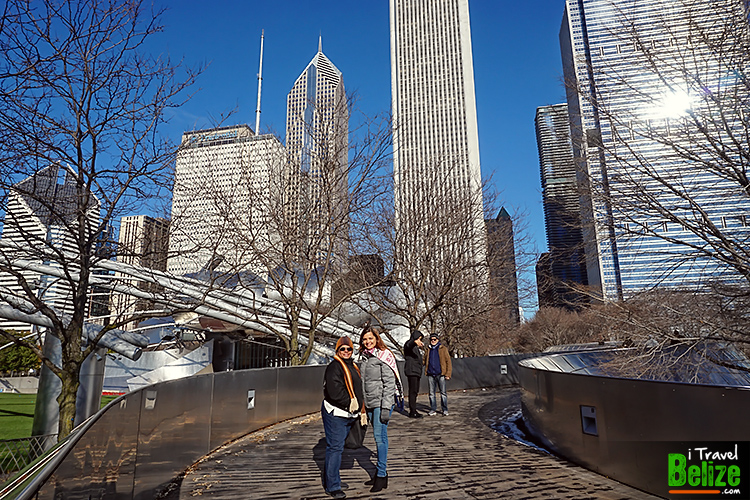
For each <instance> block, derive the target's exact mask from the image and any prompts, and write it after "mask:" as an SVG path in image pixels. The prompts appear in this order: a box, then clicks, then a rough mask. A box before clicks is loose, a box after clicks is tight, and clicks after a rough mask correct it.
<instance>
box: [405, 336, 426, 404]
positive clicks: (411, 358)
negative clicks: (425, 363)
mask: <svg viewBox="0 0 750 500" xmlns="http://www.w3.org/2000/svg"><path fill="white" fill-rule="evenodd" d="M423 339H424V335H423V334H422V332H420V331H419V330H412V332H411V338H410V339H409V340H407V341H406V343H405V344H404V360H405V363H404V375H406V378H407V379H408V381H409V417H410V418H422V415H420V414H419V412H417V394H418V393H419V379H420V378H421V377H422V351H421V349H422V348H423V347H424V342H423Z"/></svg>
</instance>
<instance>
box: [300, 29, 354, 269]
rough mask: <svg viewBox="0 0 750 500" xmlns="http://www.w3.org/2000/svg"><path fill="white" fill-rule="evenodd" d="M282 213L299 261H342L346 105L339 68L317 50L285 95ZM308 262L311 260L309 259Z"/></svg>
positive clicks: (345, 213) (344, 214) (344, 209)
mask: <svg viewBox="0 0 750 500" xmlns="http://www.w3.org/2000/svg"><path fill="white" fill-rule="evenodd" d="M286 116H287V118H286V148H287V153H288V157H289V163H290V165H289V169H288V171H289V176H290V178H289V182H288V184H287V185H288V192H287V193H286V195H285V206H286V217H287V220H288V221H289V228H290V229H291V230H292V231H291V234H290V236H291V237H290V238H289V239H290V240H291V241H289V242H288V243H289V244H292V245H295V246H296V247H297V248H296V250H295V251H296V252H297V253H298V255H299V257H298V260H299V261H300V263H303V262H305V261H312V262H314V261H318V260H323V261H325V260H326V259H328V258H329V257H330V256H331V253H333V258H334V260H335V261H337V262H339V263H343V262H346V258H347V255H346V253H347V245H346V240H347V236H348V224H346V222H345V221H346V217H347V190H348V173H349V169H348V154H349V151H348V148H349V138H348V135H349V109H348V101H347V97H346V90H345V89H344V78H343V75H342V74H341V71H339V70H338V68H336V66H335V65H334V64H333V63H332V62H331V61H330V59H328V58H327V57H326V56H325V54H323V44H322V39H321V40H320V41H319V43H318V52H317V53H316V54H315V57H313V59H312V60H311V61H310V63H309V64H308V65H307V67H306V68H305V69H304V71H302V73H301V74H300V75H299V77H298V78H297V80H296V81H295V82H294V85H293V86H292V89H291V90H290V91H289V94H288V95H287V115H286ZM312 262H311V263H312Z"/></svg>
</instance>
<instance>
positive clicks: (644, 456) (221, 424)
mask: <svg viewBox="0 0 750 500" xmlns="http://www.w3.org/2000/svg"><path fill="white" fill-rule="evenodd" d="M591 357H592V354H591V353H588V354H586V353H577V352H571V353H560V354H553V355H545V356H543V357H529V358H527V359H522V357H519V356H490V357H483V358H462V359H456V360H455V363H454V376H453V378H452V379H451V381H450V386H449V389H450V392H449V395H448V399H449V407H450V415H449V416H445V417H443V416H434V417H424V418H422V419H409V418H406V416H403V415H396V416H395V417H394V419H393V421H392V424H391V425H390V426H389V439H390V450H389V457H388V465H389V477H390V480H389V484H388V489H387V490H383V491H382V492H380V493H378V494H376V495H373V494H371V493H370V492H369V490H368V488H369V487H366V486H364V485H363V483H364V481H366V480H367V479H368V478H369V477H370V475H371V474H372V473H373V471H374V468H375V457H374V451H375V445H374V441H373V440H372V437H371V436H368V437H367V438H366V440H365V447H363V448H361V449H359V450H347V451H345V455H344V460H343V465H342V479H343V481H344V482H346V483H348V489H347V490H346V492H347V495H348V497H349V498H414V499H417V498H419V499H442V498H445V499H454V498H487V499H495V498H518V499H521V498H525V499H532V498H570V499H573V498H575V499H588V498H591V499H600V498H601V499H630V498H633V499H647V498H657V497H658V496H660V497H663V498H671V497H672V494H671V493H670V486H669V485H668V482H667V452H669V451H670V450H672V451H674V450H675V449H678V448H679V447H680V446H682V444H684V443H688V442H690V443H692V442H698V441H703V442H712V443H716V442H729V441H738V442H739V441H745V442H747V441H750V439H748V436H747V435H746V434H747V433H748V426H747V425H746V423H745V419H746V415H747V414H748V413H747V412H748V410H750V404H748V397H747V396H748V392H747V390H748V387H741V386H738V385H737V386H730V385H728V384H727V383H726V381H725V383H723V384H717V383H714V384H700V385H697V384H684V383H679V382H666V381H661V382H660V381H649V380H632V379H625V378H618V377H612V376H607V375H602V374H601V373H597V372H596V371H595V370H593V369H589V368H586V366H585V365H586V363H588V362H590V361H591V359H590V358H591ZM324 368H325V367H324V366H322V365H321V366H302V367H287V368H267V369H258V370H239V371H230V372H221V373H212V374H204V375H197V376H193V377H188V378H184V379H179V380H174V381H169V382H163V383H159V384H155V385H152V386H147V387H144V388H142V389H139V390H137V391H133V392H131V393H128V394H126V395H124V396H122V397H121V398H118V399H117V400H115V401H113V402H112V403H110V404H109V405H108V406H107V407H106V408H105V409H103V410H102V411H101V412H99V413H97V414H96V415H95V416H94V417H92V418H91V419H89V420H88V421H86V422H85V423H84V424H82V425H81V426H79V428H77V430H76V431H75V433H74V434H72V435H71V436H70V437H69V439H68V440H67V441H65V442H64V443H62V444H60V445H59V446H58V447H57V448H56V449H54V450H53V451H52V452H51V453H50V454H48V455H47V456H45V457H44V458H43V460H42V461H41V462H40V463H38V464H36V465H35V467H33V468H32V469H30V470H28V471H26V472H25V474H24V475H23V476H22V477H21V478H19V479H17V480H16V481H15V482H12V483H9V484H6V486H5V490H4V492H3V495H4V496H3V497H2V498H21V499H29V498H35V499H58V498H65V499H69V498H70V499H72V498H85V499H90V498H106V499H109V498H117V499H119V498H122V499H131V498H133V499H152V498H164V499H187V498H194V497H204V498H217V499H221V498H232V499H238V498H263V499H266V498H268V499H274V498H278V499H281V498H297V499H301V498H309V499H313V498H327V496H326V495H325V493H324V491H323V488H322V486H321V480H320V473H321V469H322V463H323V456H324V449H325V441H324V433H323V427H322V423H321V422H320V416H319V409H320V403H321V398H322V378H323V371H324ZM714 382H716V381H714ZM420 399H421V402H422V403H423V404H424V403H426V399H427V398H426V396H421V397H420ZM687 410H690V411H687ZM522 411H523V415H524V418H523V420H522V419H521V418H520V417H521V413H522ZM520 422H523V423H520ZM516 427H518V428H520V430H523V428H524V427H527V429H526V438H525V439H529V437H528V436H529V435H531V434H533V435H534V436H535V438H534V440H535V441H536V442H537V443H540V444H541V445H542V447H538V446H533V445H531V443H524V442H522V441H519V440H517V439H514V438H513V437H509V436H513V435H514V434H519V433H521V432H514V430H516ZM675 447H676V448H675ZM543 448H546V449H547V450H551V451H545V449H543ZM679 449H681V448H679ZM742 450H743V451H742V453H743V454H744V453H746V452H747V446H745V448H743V449H742ZM743 458H744V460H745V461H746V462H747V458H748V457H747V456H744V457H743ZM742 486H743V487H746V485H745V484H743V485H742ZM672 489H674V488H673V487H672ZM680 498H687V497H686V496H685V495H682V496H681V497H680ZM737 498H739V496H738V497H737Z"/></svg>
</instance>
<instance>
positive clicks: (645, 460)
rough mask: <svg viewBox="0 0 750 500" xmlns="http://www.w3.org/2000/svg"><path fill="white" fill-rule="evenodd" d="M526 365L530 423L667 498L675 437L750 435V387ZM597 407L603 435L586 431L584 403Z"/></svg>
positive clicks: (567, 452)
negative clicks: (670, 453)
mask: <svg viewBox="0 0 750 500" xmlns="http://www.w3.org/2000/svg"><path fill="white" fill-rule="evenodd" d="M533 366H534V367H531V366H521V368H520V372H519V375H520V383H521V388H522V391H521V402H522V408H523V413H524V419H525V420H526V424H527V426H528V428H529V429H530V430H531V431H532V432H533V433H534V434H535V435H536V436H537V437H538V438H539V439H541V440H542V441H543V442H544V443H545V445H547V446H548V447H550V448H551V449H552V450H554V451H555V452H556V453H558V454H560V455H562V456H564V457H565V458H567V459H568V460H571V461H573V462H576V463H578V464H581V465H583V466H585V467H587V468H589V469H591V470H594V471H597V472H599V473H600V474H604V475H606V476H609V477H612V478H614V479H616V480H618V481H621V482H623V483H626V484H629V485H631V486H634V487H636V488H639V489H642V490H644V491H648V492H650V493H654V494H656V495H660V496H667V495H668V492H667V489H668V488H667V480H666V473H665V467H666V466H665V465H664V464H665V463H666V456H667V452H668V450H670V449H671V447H673V446H674V445H673V444H670V443H685V442H711V441H729V442H731V441H734V442H742V441H750V427H748V426H747V424H746V416H747V414H748V412H750V389H748V388H738V387H717V386H706V385H691V384H681V383H674V382H654V381H648V380H632V379H617V378H607V377H598V376H590V375H579V374H570V373H562V372H551V371H547V370H544V369H540V368H539V367H540V366H543V365H540V364H538V363H535V364H533ZM582 405H583V406H592V407H594V408H596V417H597V429H598V433H599V435H598V436H592V435H587V434H584V432H583V429H582V426H581V411H580V408H581V406H582Z"/></svg>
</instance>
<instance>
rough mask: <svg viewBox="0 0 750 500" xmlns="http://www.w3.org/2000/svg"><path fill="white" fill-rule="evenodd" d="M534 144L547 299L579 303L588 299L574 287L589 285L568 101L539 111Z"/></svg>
mask: <svg viewBox="0 0 750 500" xmlns="http://www.w3.org/2000/svg"><path fill="white" fill-rule="evenodd" d="M535 124H536V142H537V147H538V149H539V172H540V176H541V181H542V203H543V205H544V225H545V229H546V232H547V245H548V246H549V254H548V255H547V257H546V259H545V263H546V264H547V267H546V268H545V266H542V267H541V269H542V270H545V269H547V271H548V272H549V276H546V277H547V278H548V280H547V282H546V283H545V286H547V287H549V288H550V289H549V290H546V291H545V293H546V295H545V296H546V297H552V301H551V302H553V304H547V305H556V306H558V307H569V308H570V307H575V305H576V304H579V303H580V302H581V301H582V300H583V299H584V297H583V296H582V295H581V294H580V293H576V291H575V286H576V285H588V280H587V277H586V263H585V261H584V254H583V237H582V236H581V204H580V201H579V197H578V181H577V177H576V164H575V160H574V159H573V145H572V144H571V142H570V120H569V118H568V105H567V104H556V105H554V106H542V107H539V108H537V110H536V119H535Z"/></svg>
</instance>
